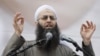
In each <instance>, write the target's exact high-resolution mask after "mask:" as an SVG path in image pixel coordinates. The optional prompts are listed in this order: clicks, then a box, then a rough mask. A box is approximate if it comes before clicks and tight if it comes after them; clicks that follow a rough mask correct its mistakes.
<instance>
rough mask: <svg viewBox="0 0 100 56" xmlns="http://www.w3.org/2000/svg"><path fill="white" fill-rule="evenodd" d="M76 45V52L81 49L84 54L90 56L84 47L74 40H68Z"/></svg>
mask: <svg viewBox="0 0 100 56" xmlns="http://www.w3.org/2000/svg"><path fill="white" fill-rule="evenodd" d="M70 43H72V44H73V45H74V46H75V47H76V51H77V52H78V51H79V50H80V51H82V52H83V53H84V54H85V55H87V56H92V55H91V54H88V53H87V52H86V51H85V50H84V49H82V48H81V47H80V46H79V45H78V44H77V43H76V42H70Z"/></svg>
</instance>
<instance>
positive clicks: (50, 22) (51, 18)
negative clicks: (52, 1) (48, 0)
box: [38, 9, 56, 29]
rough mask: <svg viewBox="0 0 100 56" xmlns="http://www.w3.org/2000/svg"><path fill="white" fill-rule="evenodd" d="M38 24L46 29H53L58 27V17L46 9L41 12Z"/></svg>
mask: <svg viewBox="0 0 100 56" xmlns="http://www.w3.org/2000/svg"><path fill="white" fill-rule="evenodd" d="M38 23H39V24H40V25H41V26H42V27H43V28H44V29H52V28H54V27H55V25H56V16H55V14H54V12H52V11H50V10H48V9H46V10H43V11H41V12H40V14H39V16H38Z"/></svg>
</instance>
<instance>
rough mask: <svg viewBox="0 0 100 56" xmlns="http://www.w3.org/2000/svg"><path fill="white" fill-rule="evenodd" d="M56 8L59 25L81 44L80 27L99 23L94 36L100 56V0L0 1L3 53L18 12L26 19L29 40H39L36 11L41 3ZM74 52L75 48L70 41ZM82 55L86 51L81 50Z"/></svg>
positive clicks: (96, 52)
mask: <svg viewBox="0 0 100 56" xmlns="http://www.w3.org/2000/svg"><path fill="white" fill-rule="evenodd" d="M44 4H47V5H50V6H52V7H54V9H55V10H56V12H57V16H58V24H59V27H60V30H61V32H62V34H65V35H66V36H68V37H71V38H72V39H74V40H75V41H76V42H77V43H78V44H79V45H80V46H81V43H82V38H81V36H80V27H81V24H82V23H85V21H86V20H89V21H93V22H94V23H95V24H96V31H95V32H94V34H93V36H92V45H93V49H94V52H95V55H96V56H99V55H100V51H99V47H100V44H99V43H100V34H99V33H100V30H99V29H100V22H99V21H100V16H99V15H100V6H99V5H100V0H0V56H1V54H2V52H3V50H4V48H5V46H6V44H7V43H8V41H9V39H10V38H11V36H12V34H13V33H14V28H13V19H14V15H15V13H16V12H21V13H22V15H23V17H24V18H25V24H24V31H23V33H22V35H23V36H24V38H25V39H26V40H27V41H29V40H34V39H35V27H36V26H35V23H34V13H35V11H36V9H37V8H38V7H39V6H41V5H44ZM67 44H68V45H69V46H70V47H71V48H72V49H73V51H75V47H74V46H73V45H72V44H70V43H67ZM77 53H78V54H79V55H80V56H82V52H80V51H79V52H77Z"/></svg>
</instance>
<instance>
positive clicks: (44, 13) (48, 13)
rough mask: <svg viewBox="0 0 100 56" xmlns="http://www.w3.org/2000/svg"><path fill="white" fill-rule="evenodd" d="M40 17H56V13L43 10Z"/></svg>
mask: <svg viewBox="0 0 100 56" xmlns="http://www.w3.org/2000/svg"><path fill="white" fill-rule="evenodd" d="M39 15H52V16H55V13H54V12H53V11H51V10H49V9H45V10H42V11H41V12H40V13H39Z"/></svg>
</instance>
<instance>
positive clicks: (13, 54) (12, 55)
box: [7, 39, 45, 56]
mask: <svg viewBox="0 0 100 56" xmlns="http://www.w3.org/2000/svg"><path fill="white" fill-rule="evenodd" d="M44 40H45V39H42V40H39V41H37V42H36V43H35V44H32V45H29V46H27V47H26V48H24V49H22V50H18V51H14V52H13V51H11V52H9V53H8V54H7V56H15V55H16V54H19V53H22V52H24V51H25V50H27V49H29V48H31V47H34V46H35V45H37V44H40V43H41V42H42V41H44Z"/></svg>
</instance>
